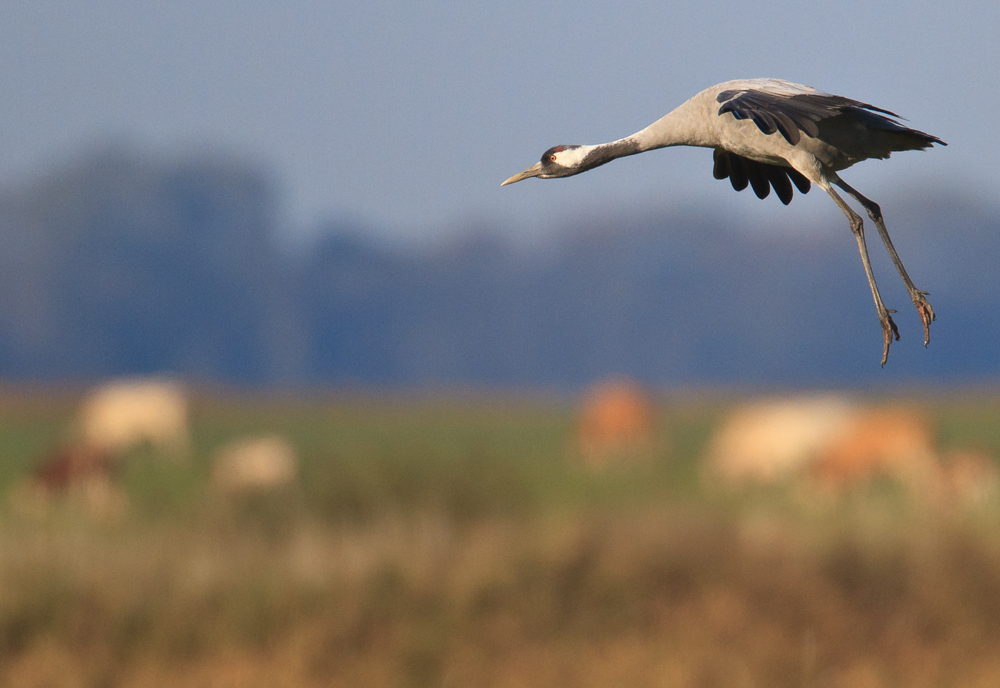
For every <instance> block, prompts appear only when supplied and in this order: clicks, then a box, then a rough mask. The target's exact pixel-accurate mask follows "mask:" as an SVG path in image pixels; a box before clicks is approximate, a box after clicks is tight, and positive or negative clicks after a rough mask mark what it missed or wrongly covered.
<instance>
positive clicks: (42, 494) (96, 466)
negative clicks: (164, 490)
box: [13, 444, 128, 519]
mask: <svg viewBox="0 0 1000 688" xmlns="http://www.w3.org/2000/svg"><path fill="white" fill-rule="evenodd" d="M115 468H116V465H115V461H114V457H113V456H111V455H110V454H109V453H108V452H106V451H104V450H102V449H99V448H97V447H92V446H88V445H84V444H64V445H61V446H58V447H56V448H54V449H52V450H50V451H48V452H46V453H44V454H43V455H42V456H41V457H39V459H38V460H37V462H36V465H35V468H34V470H33V471H32V472H31V475H30V477H29V479H28V480H26V481H24V482H23V483H22V484H21V485H19V486H18V488H17V489H16V490H15V491H14V494H13V503H14V504H15V507H17V508H19V509H20V510H21V511H22V512H26V513H30V514H34V515H39V516H40V515H44V514H46V513H48V512H49V510H50V509H51V508H52V507H53V506H55V505H57V504H64V503H69V504H72V503H77V504H80V505H82V506H83V507H84V509H85V511H86V513H87V514H88V515H90V516H94V517H98V518H102V519H104V518H109V517H110V518H118V517H120V516H121V515H122V514H123V513H124V512H125V510H126V508H127V501H128V500H127V498H126V497H125V494H124V493H123V492H122V490H121V489H120V488H119V487H118V486H117V485H116V484H115V482H114V477H115V476H114V473H115Z"/></svg>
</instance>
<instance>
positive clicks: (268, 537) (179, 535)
mask: <svg viewBox="0 0 1000 688" xmlns="http://www.w3.org/2000/svg"><path fill="white" fill-rule="evenodd" d="M932 399H933V400H932ZM735 401H738V399H736V398H735V397H733V398H723V397H721V396H710V397H690V398H679V397H678V398H666V399H663V400H662V403H660V404H659V406H658V409H657V424H656V427H657V433H656V436H655V438H654V442H653V443H652V445H651V446H649V447H647V448H646V449H645V450H644V451H643V452H642V456H640V457H637V458H636V460H635V461H632V462H630V463H627V464H625V465H621V466H612V467H609V468H607V469H605V470H603V471H600V472H595V471H592V470H586V469H585V468H584V467H582V466H581V465H580V462H579V461H578V460H577V457H576V456H575V453H574V450H573V447H574V444H573V436H574V435H573V433H574V422H575V417H576V416H575V413H576V411H575V408H574V406H573V404H572V403H571V400H566V399H553V398H545V397H517V396H513V395H511V396H504V397H490V396H486V395H477V394H464V395H463V394H452V395H447V394H438V395H431V394H428V395H411V396H406V395H383V396H378V395H360V394H358V395H350V396H348V395H343V396H336V395H331V396H329V397H313V398H308V399H304V398H292V397H281V396H277V395H274V396H259V397H253V398H247V397H237V396H233V395H229V396H227V395H224V394H215V395H208V394H204V395H200V396H199V397H198V398H197V399H196V400H195V404H194V407H193V414H192V416H193V427H192V431H193V440H194V441H193V450H192V455H191V457H190V459H189V460H187V461H171V460H167V459H164V458H163V457H160V456H157V455H156V454H155V452H153V451H151V450H148V449H144V450H138V451H136V452H134V454H133V455H131V456H129V457H128V458H127V460H126V461H125V462H123V464H122V469H121V471H120V472H119V475H118V476H117V484H118V485H119V486H120V489H121V492H120V493H117V494H118V498H119V499H118V501H116V502H114V504H113V505H112V507H109V508H105V509H103V510H101V509H99V510H96V511H95V510H94V509H93V508H92V507H90V506H88V503H87V501H86V500H85V499H82V498H81V497H80V495H75V494H69V495H66V496H64V497H59V498H54V499H49V500H47V501H45V502H44V504H39V503H36V502H35V501H32V500H31V499H26V498H25V489H24V488H25V481H26V480H27V476H28V475H29V473H30V471H31V469H32V467H33V465H34V463H35V462H36V461H37V459H38V457H39V456H40V455H42V454H43V453H44V452H45V450H46V449H49V448H51V447H52V446H54V445H55V444H57V443H59V442H61V441H64V440H65V438H66V437H67V432H68V428H69V426H70V420H71V417H72V414H73V412H74V408H75V404H76V402H77V396H76V395H74V394H72V393H69V392H67V393H54V392H52V391H32V390H7V391H5V392H3V393H2V394H0V499H2V503H0V687H5V686H18V687H20V686H39V687H41V686H95V687H97V686H143V687H146V686H150V687H155V686H240V687H243V686H314V685H315V686H463V687H464V686H484V687H485V686H491V687H492V686H496V687H500V686H511V687H513V686H678V687H685V686H699V687H700V686H733V687H744V686H747V687H749V686H761V687H768V688H770V687H782V686H815V687H821V686H831V687H834V686H844V687H847V686H850V687H852V688H853V687H858V688H867V687H869V686H870V687H877V686H907V687H920V686H984V687H985V686H996V685H1000V502H998V500H997V499H995V498H989V499H986V500H985V501H981V502H978V503H976V504H973V505H964V506H960V507H953V508H942V507H940V506H938V505H930V504H927V503H924V502H922V501H921V500H914V499H911V498H908V497H907V495H906V494H905V493H904V492H902V491H901V490H899V489H896V488H894V487H893V486H891V485H890V486H886V485H877V486H875V487H874V488H872V489H865V490H859V491H857V492H855V493H851V494H849V495H846V496H845V497H843V498H841V499H838V500H819V499H813V498H811V497H809V496H808V495H804V494H803V493H801V492H799V491H796V490H782V489H776V488H771V489H758V490H750V491H743V492H740V493H738V494H735V493H732V492H727V491H722V490H717V489H712V488H711V486H710V485H708V486H707V485H706V484H705V482H704V481H703V480H702V479H701V471H700V470H699V457H700V455H701V452H702V450H703V447H704V445H705V442H706V439H707V438H708V436H709V434H710V432H711V430H712V428H713V426H714V424H715V423H716V422H717V421H718V419H719V418H720V417H721V416H722V414H723V413H724V412H725V411H726V409H727V408H728V406H729V405H730V404H731V403H733V402H735ZM909 401H911V402H912V403H917V404H919V405H921V406H922V407H924V408H926V409H927V410H928V411H929V413H930V414H931V415H932V417H933V418H934V419H935V423H936V428H937V436H938V440H939V444H940V445H941V446H942V448H948V447H965V446H975V447H977V448H979V449H981V450H985V451H987V452H989V453H990V454H992V455H993V456H994V457H1000V398H998V397H995V396H991V395H987V394H976V395H959V394H954V395H948V396H944V397H943V396H941V395H940V394H938V395H934V396H932V395H930V394H927V395H926V396H924V397H918V398H916V399H913V398H911V399H910V400H909ZM272 432H273V433H280V434H282V435H284V436H287V437H288V438H289V439H290V440H291V441H292V443H293V444H294V446H295V449H296V452H297V454H298V455H299V457H300V459H301V473H300V476H299V480H298V481H297V483H296V484H295V485H294V486H292V487H288V488H282V489H279V490H276V491H272V492H270V493H266V494H255V495H244V496H240V497H233V496H226V495H223V494H220V493H219V492H218V490H215V489H213V487H212V485H211V483H210V480H209V477H210V472H211V456H212V453H213V451H214V450H215V449H216V448H217V447H219V446H221V445H222V444H224V443H225V442H227V441H229V440H231V439H233V438H236V437H240V436H246V435H251V434H254V435H259V434H262V433H272Z"/></svg>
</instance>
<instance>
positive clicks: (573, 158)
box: [556, 146, 595, 167]
mask: <svg viewBox="0 0 1000 688" xmlns="http://www.w3.org/2000/svg"><path fill="white" fill-rule="evenodd" d="M594 148H595V146H580V147H579V148H568V149H566V150H564V151H559V152H558V153H556V162H557V163H558V164H560V165H562V166H563V167H576V166H577V165H579V164H580V163H581V162H583V159H584V158H585V157H587V154H588V153H589V152H590V151H592V150H594Z"/></svg>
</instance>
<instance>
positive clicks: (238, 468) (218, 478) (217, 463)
mask: <svg viewBox="0 0 1000 688" xmlns="http://www.w3.org/2000/svg"><path fill="white" fill-rule="evenodd" d="M297 474H298V457H297V456H296V455H295V449H294V448H293V447H292V444H291V442H289V441H288V440H287V439H285V438H284V437H281V436H280V435H269V436H265V437H248V438H244V439H240V440H235V441H233V442H230V443H229V444H227V445H225V446H223V447H222V448H220V449H219V450H218V451H217V452H216V453H215V458H214V465H213V468H212V482H213V483H214V484H215V485H216V486H218V487H219V488H221V489H222V490H223V491H225V492H229V493H240V492H254V491H260V490H268V489H273V488H278V487H283V486H285V485H289V484H291V483H292V482H294V481H295V478H296V475H297Z"/></svg>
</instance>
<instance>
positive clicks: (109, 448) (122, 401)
mask: <svg viewBox="0 0 1000 688" xmlns="http://www.w3.org/2000/svg"><path fill="white" fill-rule="evenodd" d="M78 424H79V428H78V429H79V435H80V441H82V442H83V443H84V444H86V445H87V446H90V447H94V448H97V449H99V450H101V451H105V452H107V453H109V454H112V455H121V454H123V453H125V452H127V451H128V450H130V449H133V448H134V447H136V446H139V445H141V444H144V443H148V444H150V445H151V446H153V447H155V448H157V449H159V450H161V451H163V452H165V453H169V454H172V455H175V456H176V455H182V454H184V453H185V452H186V451H187V448H188V443H189V436H188V400H187V394H186V393H185V390H184V387H183V386H182V385H181V384H180V383H178V382H175V381H173V380H168V379H162V378H134V379H120V380H113V381H110V382H107V383H105V384H103V385H100V386H98V387H96V388H94V389H93V390H91V391H90V392H89V393H88V394H87V396H86V397H85V398H84V400H83V402H82V404H81V406H80V412H79V420H78Z"/></svg>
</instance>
